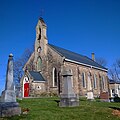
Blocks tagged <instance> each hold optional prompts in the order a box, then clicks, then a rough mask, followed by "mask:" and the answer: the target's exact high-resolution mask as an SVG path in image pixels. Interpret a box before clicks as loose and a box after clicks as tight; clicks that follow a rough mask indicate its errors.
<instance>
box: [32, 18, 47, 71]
mask: <svg viewBox="0 0 120 120" xmlns="http://www.w3.org/2000/svg"><path fill="white" fill-rule="evenodd" d="M46 32H47V26H46V24H45V22H44V20H43V18H40V19H39V20H38V23H37V26H36V40H35V59H34V65H35V70H36V71H41V66H42V61H43V58H44V57H45V56H46V55H47V44H48V40H47V34H46Z"/></svg>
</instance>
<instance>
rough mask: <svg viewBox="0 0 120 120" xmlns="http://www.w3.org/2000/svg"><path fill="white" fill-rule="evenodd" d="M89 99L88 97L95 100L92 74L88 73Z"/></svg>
mask: <svg viewBox="0 0 120 120" xmlns="http://www.w3.org/2000/svg"><path fill="white" fill-rule="evenodd" d="M87 99H88V100H94V96H93V90H92V84H91V79H90V75H88V85H87Z"/></svg>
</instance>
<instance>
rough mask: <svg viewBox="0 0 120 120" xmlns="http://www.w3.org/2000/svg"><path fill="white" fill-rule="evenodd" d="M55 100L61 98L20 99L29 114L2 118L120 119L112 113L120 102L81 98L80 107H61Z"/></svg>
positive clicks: (20, 119) (28, 119)
mask: <svg viewBox="0 0 120 120" xmlns="http://www.w3.org/2000/svg"><path fill="white" fill-rule="evenodd" d="M54 100H59V98H55V97H54V98H53V97H51V98H27V99H23V100H18V102H19V103H20V106H21V108H22V109H27V108H28V109H29V112H28V114H22V115H21V116H14V117H10V118H0V120H120V116H115V115H112V111H113V109H111V108H109V107H117V108H120V103H108V102H99V100H97V101H87V100H86V99H85V98H82V99H80V106H79V107H66V108H61V107H59V106H57V103H56V102H55V101H54Z"/></svg>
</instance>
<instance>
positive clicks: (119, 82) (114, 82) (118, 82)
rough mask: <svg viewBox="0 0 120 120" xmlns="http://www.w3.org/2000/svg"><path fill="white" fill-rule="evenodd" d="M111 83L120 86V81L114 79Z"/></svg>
mask: <svg viewBox="0 0 120 120" xmlns="http://www.w3.org/2000/svg"><path fill="white" fill-rule="evenodd" d="M109 83H110V84H120V81H116V80H113V79H109Z"/></svg>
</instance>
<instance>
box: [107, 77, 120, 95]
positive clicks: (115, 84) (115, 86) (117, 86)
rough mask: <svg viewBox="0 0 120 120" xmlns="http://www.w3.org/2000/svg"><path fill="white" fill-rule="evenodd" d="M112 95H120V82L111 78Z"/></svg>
mask: <svg viewBox="0 0 120 120" xmlns="http://www.w3.org/2000/svg"><path fill="white" fill-rule="evenodd" d="M109 89H110V97H115V96H118V97H120V82H119V81H115V80H112V79H109Z"/></svg>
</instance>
